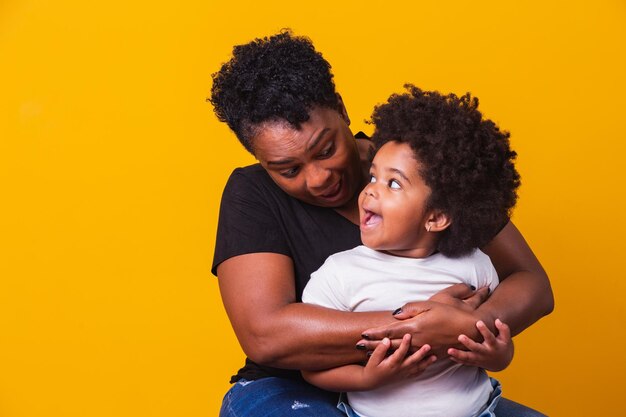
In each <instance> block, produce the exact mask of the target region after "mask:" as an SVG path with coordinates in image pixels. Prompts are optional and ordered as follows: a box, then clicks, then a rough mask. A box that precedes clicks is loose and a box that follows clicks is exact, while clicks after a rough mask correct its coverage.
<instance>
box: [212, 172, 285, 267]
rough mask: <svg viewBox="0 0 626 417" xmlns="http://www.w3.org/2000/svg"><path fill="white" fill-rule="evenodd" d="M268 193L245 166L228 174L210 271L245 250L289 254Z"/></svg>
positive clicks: (247, 251)
mask: <svg viewBox="0 0 626 417" xmlns="http://www.w3.org/2000/svg"><path fill="white" fill-rule="evenodd" d="M276 216H277V210H276V207H272V196H271V195H270V193H268V192H267V190H265V192H264V190H263V184H262V183H261V182H260V181H258V178H254V176H252V175H250V174H249V173H248V172H246V171H245V168H238V169H236V170H235V171H233V173H232V174H231V176H230V178H229V179H228V182H227V183H226V187H225V188H224V192H223V194H222V202H221V205H220V214H219V221H218V226H217V238H216V242H215V254H214V256H213V266H212V268H211V272H212V273H213V275H216V276H217V267H218V265H219V264H220V263H222V262H224V261H225V260H227V259H229V258H232V257H234V256H238V255H244V254H248V253H260V252H271V253H280V254H283V255H287V256H291V254H290V250H289V247H288V245H287V241H286V239H285V236H284V234H283V231H282V229H281V227H280V225H279V223H278V221H277V217H276Z"/></svg>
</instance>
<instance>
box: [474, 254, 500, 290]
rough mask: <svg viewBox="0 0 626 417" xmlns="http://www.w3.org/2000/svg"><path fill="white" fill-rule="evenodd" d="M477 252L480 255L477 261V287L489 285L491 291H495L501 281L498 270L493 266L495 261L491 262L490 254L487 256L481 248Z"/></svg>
mask: <svg viewBox="0 0 626 417" xmlns="http://www.w3.org/2000/svg"><path fill="white" fill-rule="evenodd" d="M476 254H477V255H478V259H477V261H476V263H475V265H476V274H477V279H478V285H477V286H476V288H482V287H485V286H488V287H489V291H493V290H495V289H496V287H497V286H498V284H499V283H500V281H499V279H498V272H497V271H496V268H495V267H494V266H493V263H492V262H491V259H490V258H489V256H487V255H486V254H485V253H483V252H482V251H480V250H476Z"/></svg>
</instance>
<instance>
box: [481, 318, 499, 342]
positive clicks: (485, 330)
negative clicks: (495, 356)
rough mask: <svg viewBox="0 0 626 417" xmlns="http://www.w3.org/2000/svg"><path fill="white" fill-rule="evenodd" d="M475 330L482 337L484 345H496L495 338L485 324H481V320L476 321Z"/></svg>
mask: <svg viewBox="0 0 626 417" xmlns="http://www.w3.org/2000/svg"><path fill="white" fill-rule="evenodd" d="M476 328H477V329H478V331H479V332H480V334H481V335H482V336H483V339H484V342H485V343H486V344H488V345H493V344H494V343H496V336H495V335H494V334H493V333H492V332H491V330H489V327H487V325H486V324H485V322H483V321H482V320H479V321H477V322H476Z"/></svg>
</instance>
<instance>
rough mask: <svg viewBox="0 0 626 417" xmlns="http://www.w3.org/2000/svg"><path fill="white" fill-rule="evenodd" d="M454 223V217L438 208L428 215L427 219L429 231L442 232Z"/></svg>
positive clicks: (427, 229)
mask: <svg viewBox="0 0 626 417" xmlns="http://www.w3.org/2000/svg"><path fill="white" fill-rule="evenodd" d="M451 224H452V219H450V216H448V215H447V214H446V213H444V212H442V211H438V210H434V211H432V212H431V213H430V215H429V216H428V220H426V225H425V227H426V231H427V232H441V231H443V230H446V229H447V228H448V227H449V226H450V225H451Z"/></svg>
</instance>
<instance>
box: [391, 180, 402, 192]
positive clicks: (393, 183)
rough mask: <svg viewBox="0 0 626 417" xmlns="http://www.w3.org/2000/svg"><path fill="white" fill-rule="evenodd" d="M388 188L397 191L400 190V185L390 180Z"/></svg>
mask: <svg viewBox="0 0 626 417" xmlns="http://www.w3.org/2000/svg"><path fill="white" fill-rule="evenodd" d="M389 188H391V189H392V190H399V189H400V183H399V182H398V181H396V180H391V181H389Z"/></svg>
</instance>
